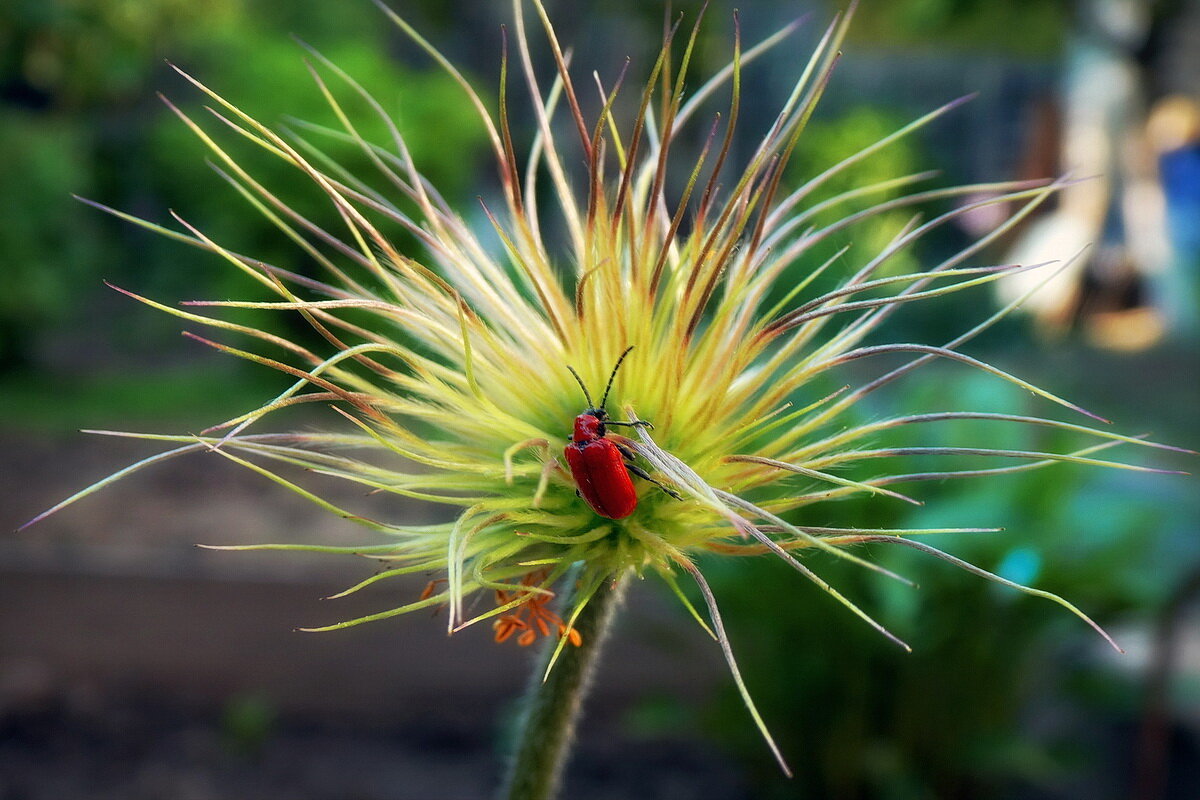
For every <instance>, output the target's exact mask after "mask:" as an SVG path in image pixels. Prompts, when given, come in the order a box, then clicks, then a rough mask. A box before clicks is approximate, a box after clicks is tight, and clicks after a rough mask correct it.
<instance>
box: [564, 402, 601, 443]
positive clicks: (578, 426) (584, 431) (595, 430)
mask: <svg viewBox="0 0 1200 800" xmlns="http://www.w3.org/2000/svg"><path fill="white" fill-rule="evenodd" d="M599 413H600V414H604V412H603V411H600V412H599ZM604 433H605V429H604V420H603V418H602V417H601V416H599V415H598V414H597V413H596V410H595V409H588V410H587V411H585V412H583V413H582V414H580V415H579V416H577V417H576V418H575V435H574V436H573V437H572V441H575V442H590V441H593V440H595V439H599V438H601V437H602V436H604Z"/></svg>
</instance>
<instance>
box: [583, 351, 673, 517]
mask: <svg viewBox="0 0 1200 800" xmlns="http://www.w3.org/2000/svg"><path fill="white" fill-rule="evenodd" d="M632 349H633V348H632V347H629V348H627V349H626V350H625V352H624V353H621V357H620V358H618V359H617V364H616V366H614V367H613V370H612V374H611V375H609V376H608V385H607V386H605V387H604V396H603V397H601V398H600V405H595V404H594V403H592V398H591V395H589V394H588V390H587V387H586V386H584V384H583V379H582V378H580V377H579V373H578V372H576V371H575V370H574V369H573V368H572V367H567V369H569V370H571V374H572V375H574V376H575V380H576V381H578V383H579V388H580V389H582V390H583V397H584V399H585V400H587V404H588V409H587V410H586V411H584V412H583V413H582V414H580V415H579V416H577V417H576V418H575V431H574V433H573V434H572V436H571V441H570V443H569V444H567V447H566V450H565V451H564V454H565V455H566V457H567V464H568V466H570V468H571V476H572V477H573V478H574V479H575V485H576V486H577V487H578V489H576V491H575V493H576V494H578V495H579V496H580V497H582V498H583V499H584V500H586V501H587V504H588V505H589V506H591V507H592V510H593V511H595V512H596V513H597V514H599V515H600V516H602V517H608V518H609V519H624V518H625V517H628V516H629V515H630V514H632V513H633V510H634V509H635V508H637V502H638V498H637V491H636V490H635V489H634V488H633V481H632V480H631V479H630V477H629V473H630V472H632V473H633V474H634V475H637V476H638V477H639V478H642V479H644V480H647V481H650V482H651V483H653V484H654V485H655V486H658V487H659V488H660V489H662V490H663V491H664V492H666V493H667V494H669V495H671V496H672V497H674V498H675V499H676V500H682V499H683V498H682V497H680V496H679V494H677V493H676V492H674V491H672V490H671V489H668V488H667V487H666V486H663V485H662V484H661V483H659V482H658V481H656V480H654V479H653V478H651V477H650V476H649V475H648V474H647V473H646V471H645V470H644V469H642V468H641V467H639V466H638V465H637V464H634V463H633V452H632V451H631V450H630V449H629V448H628V447H626V446H624V445H623V444H620V443H619V442H616V441H613V440H612V439H609V438H608V437H607V436H606V435H605V434H606V433H607V430H606V429H607V426H609V425H625V426H628V427H635V426H638V425H641V426H642V427H645V428H653V427H654V426H653V425H651V424H650V423H649V422H647V421H645V420H642V419H639V420H634V421H633V422H615V421H613V420H610V419H609V418H608V412H607V411H605V410H604V404H605V403H606V402H608V392H609V390H610V389H612V385H613V379H615V378H616V377H617V370H618V369H620V368H621V362H622V361H624V360H625V356H627V355H629V351H630V350H632Z"/></svg>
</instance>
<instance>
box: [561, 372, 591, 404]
mask: <svg viewBox="0 0 1200 800" xmlns="http://www.w3.org/2000/svg"><path fill="white" fill-rule="evenodd" d="M567 369H569V370H570V371H571V374H572V375H574V376H575V382H576V383H578V384H579V388H580V389H583V399H584V400H587V404H588V408H595V406H594V405H592V398H591V397H590V396H589V395H588V390H587V387H586V386H584V385H583V378H581V377H579V373H578V372H576V371H575V368H574V367H572V366H571V365H570V364H568V365H567Z"/></svg>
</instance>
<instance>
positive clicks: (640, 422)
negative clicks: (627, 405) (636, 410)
mask: <svg viewBox="0 0 1200 800" xmlns="http://www.w3.org/2000/svg"><path fill="white" fill-rule="evenodd" d="M604 424H605V425H606V426H607V425H624V426H625V427H627V428H636V427H642V428H645V429H646V430H648V431H652V430H654V423H653V422H650V421H649V420H644V419H635V420H633V421H632V422H620V421H617V420H611V419H607V420H605V421H604Z"/></svg>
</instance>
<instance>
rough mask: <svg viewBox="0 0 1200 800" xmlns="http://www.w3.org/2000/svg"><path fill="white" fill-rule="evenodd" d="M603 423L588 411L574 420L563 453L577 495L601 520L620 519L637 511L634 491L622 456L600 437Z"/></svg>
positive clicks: (617, 449) (611, 441)
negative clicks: (577, 492) (573, 480)
mask: <svg viewBox="0 0 1200 800" xmlns="http://www.w3.org/2000/svg"><path fill="white" fill-rule="evenodd" d="M604 433H605V431H604V423H603V422H602V421H601V420H600V418H599V417H596V416H594V415H593V414H592V413H591V410H589V411H585V412H584V413H582V414H580V415H579V416H578V417H576V418H575V435H574V436H572V437H571V443H570V444H568V445H567V447H566V450H565V451H564V453H565V455H566V457H567V465H568V466H569V467H570V468H571V476H572V477H573V478H575V485H576V486H577V487H578V488H579V494H580V496H581V497H583V499H584V500H586V501H587V504H588V505H589V506H591V507H592V510H593V511H595V512H596V513H597V514H599V515H600V516H602V517H608V518H609V519H624V518H625V517H628V516H629V515H630V514H632V513H633V511H634V509H635V508H637V500H638V498H637V491H635V490H634V488H633V481H632V480H631V479H630V477H629V470H627V469H626V468H625V456H624V455H623V454H622V453H621V450H620V449H619V448H618V447H617V445H616V443H615V442H613V440H612V439H608V438H606V437H605V435H604Z"/></svg>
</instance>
